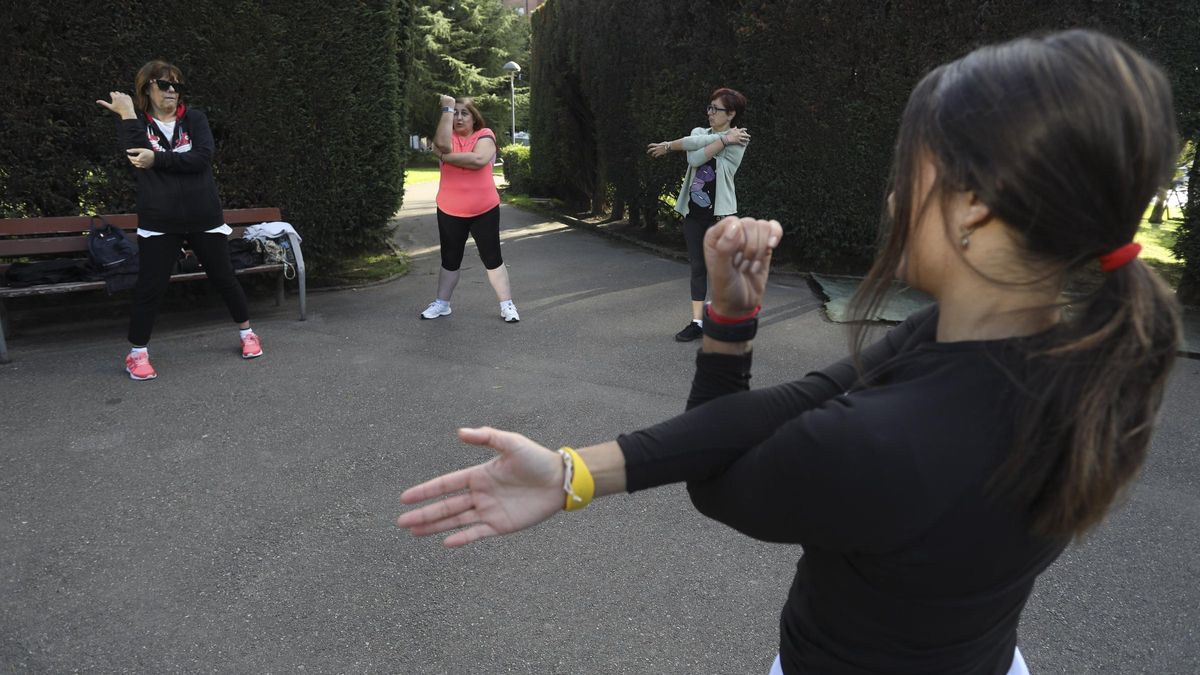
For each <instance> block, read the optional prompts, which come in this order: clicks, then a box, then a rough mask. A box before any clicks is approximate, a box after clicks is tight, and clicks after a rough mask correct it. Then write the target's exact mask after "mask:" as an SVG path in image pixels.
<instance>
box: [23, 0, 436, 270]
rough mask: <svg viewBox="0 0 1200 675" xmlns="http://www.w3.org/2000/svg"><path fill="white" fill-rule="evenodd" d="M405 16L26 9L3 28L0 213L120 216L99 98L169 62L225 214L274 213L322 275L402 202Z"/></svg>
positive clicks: (131, 7) (373, 8)
mask: <svg viewBox="0 0 1200 675" xmlns="http://www.w3.org/2000/svg"><path fill="white" fill-rule="evenodd" d="M411 12H412V7H411V0H360V1H359V2H354V3H348V4H343V5H337V7H336V8H335V9H331V6H330V5H329V4H328V3H325V2H316V1H315V0H291V1H289V2H286V3H285V2H251V1H250V0H240V1H237V2H232V3H229V2H223V3H217V2H206V1H204V0H193V1H192V2H187V3H174V2H170V3H167V5H164V4H163V3H161V2H129V1H125V2H119V3H94V2H80V1H79V0H67V1H66V2H63V3H58V4H45V3H41V4H39V3H26V4H25V5H24V6H23V8H22V9H21V10H20V11H18V12H15V13H12V14H6V15H5V16H4V17H3V18H2V19H0V36H2V38H3V40H4V43H5V49H4V56H3V58H4V62H3V64H2V67H0V88H2V89H3V90H4V91H6V92H8V95H9V96H10V98H9V102H10V104H9V105H6V106H4V107H3V109H0V213H3V214H4V215H6V216H32V215H45V216H54V215H70V214H79V213H86V212H89V211H96V212H110V213H111V212H126V211H131V210H132V209H133V199H134V195H133V187H132V179H131V171H132V169H131V168H130V167H129V166H128V163H127V162H126V161H125V160H124V159H123V158H122V156H121V153H120V152H119V150H120V149H119V148H118V147H117V143H116V134H115V126H114V125H115V116H114V115H113V114H112V113H110V112H108V111H107V110H104V109H103V108H100V107H99V106H97V105H96V104H95V102H94V101H95V100H96V99H98V98H107V94H108V92H109V91H110V90H119V91H124V92H127V93H132V89H133V76H134V73H135V72H136V71H137V69H138V68H139V67H140V66H141V65H142V64H143V63H145V62H146V61H148V60H150V59H154V58H165V59H167V60H169V61H172V62H174V63H175V64H177V65H178V66H179V67H180V68H181V69H182V70H183V74H184V78H185V80H186V83H187V89H186V90H185V93H184V101H185V103H186V104H188V105H193V106H196V107H199V108H203V109H205V110H206V111H207V112H208V116H209V121H210V124H211V125H212V128H213V135H214V138H215V140H216V146H217V147H216V150H217V152H216V157H215V160H214V165H215V173H216V178H217V184H218V188H219V189H220V192H221V197H222V199H223V201H224V204H225V206H226V208H237V207H248V206H278V207H280V208H281V209H282V210H283V214H284V217H285V218H286V219H288V220H289V221H290V222H292V223H293V224H295V225H296V227H297V229H298V230H300V232H301V233H302V234H303V236H304V240H305V253H306V257H311V258H313V259H314V262H315V263H316V264H318V265H320V264H322V263H323V262H327V261H329V260H330V259H332V258H335V257H337V256H340V255H343V254H347V253H351V252H354V251H358V250H363V249H370V248H373V247H377V246H378V245H380V244H381V243H382V242H383V241H384V240H385V239H386V238H387V236H388V226H387V222H388V219H389V218H390V217H391V216H392V215H393V214H394V213H395V211H396V209H397V208H398V207H399V203H400V199H401V196H402V194H403V169H404V166H403V163H404V156H405V147H406V144H407V134H406V133H404V130H403V129H402V127H401V120H402V118H403V112H404V108H403V105H404V97H403V94H404V82H403V79H402V77H401V73H402V72H405V69H406V68H407V63H406V62H404V61H403V59H405V58H406V56H404V55H405V54H406V53H407V49H406V47H407V44H408V41H409V39H410V37H411V36H410V34H409V30H408V24H409V18H410V16H411ZM168 18H169V23H168V24H164V21H165V20H167V19H168ZM398 54H399V55H400V56H399V57H397V55H398Z"/></svg>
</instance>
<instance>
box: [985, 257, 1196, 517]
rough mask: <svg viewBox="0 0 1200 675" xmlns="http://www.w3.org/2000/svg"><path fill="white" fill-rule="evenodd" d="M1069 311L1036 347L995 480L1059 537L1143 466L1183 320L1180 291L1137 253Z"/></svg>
mask: <svg viewBox="0 0 1200 675" xmlns="http://www.w3.org/2000/svg"><path fill="white" fill-rule="evenodd" d="M1067 312H1068V316H1067V317H1066V318H1065V319H1064V321H1063V322H1062V323H1061V324H1060V325H1059V326H1058V327H1056V328H1055V329H1054V331H1053V332H1052V334H1051V336H1050V338H1049V345H1048V346H1044V347H1042V348H1040V349H1038V350H1036V351H1034V352H1033V353H1031V354H1030V355H1029V359H1030V364H1029V365H1030V366H1031V367H1030V368H1029V369H1028V372H1029V373H1031V375H1030V377H1029V379H1027V380H1026V381H1027V382H1028V390H1027V392H1026V393H1027V398H1026V402H1025V405H1024V409H1023V411H1022V413H1021V415H1020V417H1019V418H1018V421H1017V427H1016V429H1015V433H1014V446H1013V449H1012V452H1011V453H1010V455H1009V459H1008V460H1007V461H1006V463H1005V464H1004V465H1003V466H1002V467H1001V468H1000V470H999V472H998V473H997V474H996V475H995V476H994V477H993V481H992V486H993V488H994V489H997V490H998V491H999V492H1002V493H1005V494H1007V495H1008V496H1011V497H1013V498H1015V499H1016V500H1017V503H1019V504H1023V505H1026V507H1027V508H1028V515H1029V519H1030V526H1031V529H1032V531H1034V532H1036V533H1038V534H1042V535H1046V536H1053V537H1078V536H1081V535H1082V534H1084V533H1085V532H1086V531H1087V530H1088V529H1089V528H1091V527H1092V526H1094V525H1096V524H1098V523H1099V522H1100V521H1101V520H1102V519H1103V518H1104V514H1105V512H1106V511H1107V510H1108V508H1109V506H1110V505H1111V504H1112V502H1113V501H1114V500H1116V499H1118V498H1119V497H1120V496H1121V494H1122V493H1123V491H1124V489H1125V487H1126V486H1128V485H1129V483H1130V481H1131V480H1132V479H1133V478H1134V476H1135V475H1136V474H1137V471H1138V468H1139V467H1140V466H1141V464H1142V461H1143V460H1144V459H1145V457H1146V452H1147V450H1148V448H1149V445H1150V436H1151V431H1152V428H1153V425H1154V418H1155V415H1156V412H1157V410H1158V407H1159V404H1160V403H1161V402H1162V397H1163V392H1164V389H1165V388H1166V383H1167V376H1168V374H1169V371H1170V368H1171V364H1172V362H1173V361H1174V359H1175V354H1176V351H1177V349H1178V347H1179V342H1180V330H1181V328H1180V326H1181V324H1180V311H1179V305H1178V303H1177V302H1176V301H1175V298H1174V293H1173V292H1172V291H1171V289H1170V288H1168V287H1167V286H1166V284H1164V283H1163V282H1162V280H1160V279H1159V278H1158V276H1157V275H1156V274H1155V273H1154V272H1152V271H1151V270H1150V269H1149V268H1147V267H1146V266H1145V265H1144V264H1142V263H1141V262H1138V261H1133V262H1131V263H1129V264H1127V265H1124V266H1122V267H1121V268H1119V269H1117V270H1114V271H1112V272H1109V273H1107V274H1105V278H1104V281H1103V282H1102V283H1101V285H1100V287H1099V288H1098V289H1096V291H1095V292H1093V293H1092V294H1091V296H1090V297H1088V298H1087V299H1086V301H1085V302H1084V303H1083V304H1082V305H1076V304H1073V305H1071V306H1070V307H1068V308H1067Z"/></svg>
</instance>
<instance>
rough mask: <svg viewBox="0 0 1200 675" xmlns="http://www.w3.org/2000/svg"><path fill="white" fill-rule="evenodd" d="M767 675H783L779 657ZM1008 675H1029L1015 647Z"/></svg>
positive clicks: (1027, 668)
mask: <svg viewBox="0 0 1200 675" xmlns="http://www.w3.org/2000/svg"><path fill="white" fill-rule="evenodd" d="M767 675H783V667H782V666H780V665H779V655H778V654H776V655H775V663H772V664H771V672H769V673H767ZM1008 675H1029V667H1028V666H1026V665H1025V658H1024V657H1023V656H1021V648H1020V647H1017V649H1016V651H1014V652H1013V660H1012V665H1011V666H1009V667H1008Z"/></svg>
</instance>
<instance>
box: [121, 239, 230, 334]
mask: <svg viewBox="0 0 1200 675" xmlns="http://www.w3.org/2000/svg"><path fill="white" fill-rule="evenodd" d="M185 241H186V242H187V243H188V244H189V245H190V246H191V248H192V251H193V252H194V253H195V254H196V258H197V259H198V260H199V261H200V264H201V265H203V266H204V273H205V274H206V275H208V281H209V283H211V284H212V285H213V287H214V288H216V289H217V291H218V292H219V293H220V294H221V297H222V298H224V299H225V305H226V306H227V307H229V314H230V315H231V316H232V317H233V320H234V321H236V322H237V323H242V322H244V321H249V320H250V311H249V310H248V309H247V308H246V294H245V292H244V291H242V285H241V284H239V283H238V280H237V277H236V276H235V275H234V273H233V263H232V262H231V261H230V260H229V241H228V240H227V239H226V238H225V235H223V234H220V233H216V232H191V233H188V234H158V235H155V236H153V237H138V278H137V285H136V286H134V288H133V306H132V307H131V308H130V313H129V342H130V343H132V344H134V345H138V346H143V345H145V344H146V343H148V342H150V331H151V330H152V329H153V328H154V317H155V315H157V314H158V304H159V302H160V301H161V300H162V297H163V293H164V292H165V291H166V290H167V284H169V283H170V282H171V271H172V269H173V268H174V267H175V261H177V260H179V249H181V248H183V244H184V242H185Z"/></svg>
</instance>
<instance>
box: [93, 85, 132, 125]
mask: <svg viewBox="0 0 1200 675" xmlns="http://www.w3.org/2000/svg"><path fill="white" fill-rule="evenodd" d="M108 96H109V98H111V99H112V102H111V103H110V102H109V101H105V100H104V99H99V100H97V101H96V104H97V105H100V106H102V107H104V108H107V109H109V110H111V111H113V112H114V113H116V114H117V115H119V116H120V117H121V119H126V120H131V119H136V118H137V113H136V112H135V111H134V109H133V99H132V98H130V97H129V94H126V93H124V92H120V91H110V92H108Z"/></svg>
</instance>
